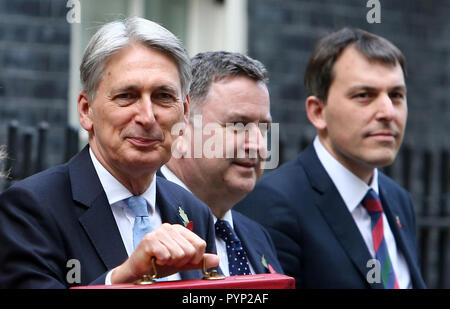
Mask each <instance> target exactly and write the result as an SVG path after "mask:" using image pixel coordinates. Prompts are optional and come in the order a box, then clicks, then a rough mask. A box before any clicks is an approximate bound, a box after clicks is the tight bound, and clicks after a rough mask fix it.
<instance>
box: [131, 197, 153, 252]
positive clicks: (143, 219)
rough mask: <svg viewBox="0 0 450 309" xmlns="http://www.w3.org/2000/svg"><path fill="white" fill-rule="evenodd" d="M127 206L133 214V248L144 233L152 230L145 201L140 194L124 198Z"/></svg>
mask: <svg viewBox="0 0 450 309" xmlns="http://www.w3.org/2000/svg"><path fill="white" fill-rule="evenodd" d="M126 203H127V205H128V208H130V209H131V210H132V211H133V213H134V215H135V219H134V225H133V246H134V249H136V247H137V246H138V244H139V242H140V241H141V239H142V238H143V237H144V236H145V234H147V233H149V232H151V231H152V230H153V228H152V225H151V223H150V217H149V216H148V210H147V201H146V200H145V199H144V198H143V197H141V196H132V197H130V198H129V199H127V200H126Z"/></svg>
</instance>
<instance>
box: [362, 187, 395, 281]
mask: <svg viewBox="0 0 450 309" xmlns="http://www.w3.org/2000/svg"><path fill="white" fill-rule="evenodd" d="M362 204H363V206H364V208H365V209H366V210H367V212H368V213H369V216H370V220H371V222H372V241H373V247H374V249H375V258H376V259H377V260H378V262H379V263H380V266H381V281H382V283H383V286H384V288H385V289H398V288H399V287H398V282H397V278H396V276H395V272H394V268H393V266H392V261H391V258H390V257H389V252H388V249H387V245H386V239H385V238H384V232H383V206H382V205H381V201H380V199H379V197H378V194H377V193H376V192H375V191H374V190H373V189H369V191H368V192H367V194H366V196H365V197H364V199H363V201H362Z"/></svg>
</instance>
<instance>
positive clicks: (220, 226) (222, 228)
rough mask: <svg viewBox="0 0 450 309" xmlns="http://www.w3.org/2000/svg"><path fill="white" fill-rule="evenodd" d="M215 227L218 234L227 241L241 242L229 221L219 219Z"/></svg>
mask: <svg viewBox="0 0 450 309" xmlns="http://www.w3.org/2000/svg"><path fill="white" fill-rule="evenodd" d="M215 227H216V234H217V236H219V237H220V238H222V239H223V240H224V241H225V242H226V243H236V244H238V243H240V242H241V241H240V240H239V238H238V237H237V236H236V234H235V233H234V231H233V228H232V227H231V225H230V224H229V223H228V222H227V221H225V220H221V219H217V221H216V224H215Z"/></svg>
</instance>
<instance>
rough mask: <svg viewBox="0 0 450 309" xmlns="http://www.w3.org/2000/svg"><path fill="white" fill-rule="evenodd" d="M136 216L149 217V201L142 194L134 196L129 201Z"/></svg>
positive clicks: (129, 206) (129, 205)
mask: <svg viewBox="0 0 450 309" xmlns="http://www.w3.org/2000/svg"><path fill="white" fill-rule="evenodd" d="M127 205H128V208H130V209H131V210H132V211H133V213H134V215H135V216H136V217H148V211H147V201H146V200H145V198H143V197H141V196H132V197H130V198H129V199H128V202H127Z"/></svg>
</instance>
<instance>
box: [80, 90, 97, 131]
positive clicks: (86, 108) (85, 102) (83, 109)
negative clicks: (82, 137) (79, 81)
mask: <svg viewBox="0 0 450 309" xmlns="http://www.w3.org/2000/svg"><path fill="white" fill-rule="evenodd" d="M78 117H79V118H80V124H81V126H82V127H83V128H84V129H85V130H86V131H88V132H92V130H93V129H94V125H93V122H92V111H91V104H90V102H89V98H88V95H87V94H86V92H85V91H82V92H80V94H79V95H78Z"/></svg>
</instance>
